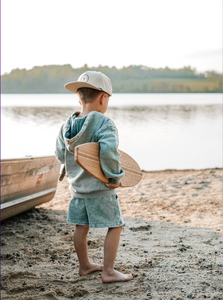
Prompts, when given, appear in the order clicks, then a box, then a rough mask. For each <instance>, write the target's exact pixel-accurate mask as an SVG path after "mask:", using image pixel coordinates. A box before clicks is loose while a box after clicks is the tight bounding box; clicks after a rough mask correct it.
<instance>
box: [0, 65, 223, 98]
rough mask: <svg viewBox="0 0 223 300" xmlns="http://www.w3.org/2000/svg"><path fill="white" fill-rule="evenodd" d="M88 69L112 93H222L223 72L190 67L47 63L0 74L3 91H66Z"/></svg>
mask: <svg viewBox="0 0 223 300" xmlns="http://www.w3.org/2000/svg"><path fill="white" fill-rule="evenodd" d="M87 70H94V71H100V72H102V73H104V74H106V75H107V76H108V77H109V78H110V79H111V82H112V86H113V92H114V93H196V92H197V93H208V92H209V93H210V92H212V93H214V92H217V93H219V92H222V90H223V88H222V74H219V73H217V72H214V71H208V72H204V73H198V72H197V71H196V69H193V68H191V67H190V66H187V67H183V68H180V69H170V68H168V67H166V68H159V69H155V68H149V67H146V66H142V65H138V66H135V65H131V66H128V67H123V68H121V69H118V68H116V67H111V68H110V67H108V66H101V65H99V66H98V67H88V66H87V65H86V64H85V65H84V66H83V67H81V68H72V66H71V65H69V64H68V65H48V66H41V67H37V66H36V67H33V68H32V69H31V70H26V69H14V70H12V71H11V72H10V73H9V74H4V75H2V76H1V92H2V93H69V92H68V91H67V90H66V89H65V88H64V84H65V83H67V82H70V81H76V80H77V79H78V77H79V76H80V75H81V74H82V73H84V72H85V71H87Z"/></svg>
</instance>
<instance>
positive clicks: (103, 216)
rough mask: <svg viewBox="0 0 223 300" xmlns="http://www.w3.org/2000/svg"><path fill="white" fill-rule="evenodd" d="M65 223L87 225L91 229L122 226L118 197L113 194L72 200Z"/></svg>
mask: <svg viewBox="0 0 223 300" xmlns="http://www.w3.org/2000/svg"><path fill="white" fill-rule="evenodd" d="M67 222H69V223H74V224H77V225H89V226H90V227H91V228H103V227H119V226H122V225H124V220H123V217H122V213H121V209H120V205H119V201H118V196H117V195H115V194H114V195H111V196H107V197H104V198H93V199H80V198H72V199H71V201H70V204H69V209H68V213H67Z"/></svg>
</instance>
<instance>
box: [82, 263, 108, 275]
mask: <svg viewBox="0 0 223 300" xmlns="http://www.w3.org/2000/svg"><path fill="white" fill-rule="evenodd" d="M102 270H103V266H100V265H97V264H89V265H88V266H87V267H85V268H80V269H79V275H80V276H84V275H88V274H91V273H93V272H98V271H102Z"/></svg>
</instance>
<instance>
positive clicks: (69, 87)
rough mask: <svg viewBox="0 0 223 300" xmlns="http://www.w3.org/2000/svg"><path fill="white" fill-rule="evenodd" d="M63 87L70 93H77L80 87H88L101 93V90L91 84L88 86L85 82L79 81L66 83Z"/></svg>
mask: <svg viewBox="0 0 223 300" xmlns="http://www.w3.org/2000/svg"><path fill="white" fill-rule="evenodd" d="M64 87H65V89H67V90H68V91H70V92H72V93H77V90H78V89H79V88H82V87H88V88H92V89H94V90H98V91H103V90H102V89H100V88H98V87H96V86H94V85H92V84H89V83H87V82H81V81H73V82H68V83H66V84H65V86H64Z"/></svg>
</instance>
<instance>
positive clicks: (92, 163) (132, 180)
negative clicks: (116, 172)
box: [74, 143, 142, 187]
mask: <svg viewBox="0 0 223 300" xmlns="http://www.w3.org/2000/svg"><path fill="white" fill-rule="evenodd" d="M118 151H119V153H120V154H121V156H120V158H119V161H120V162H121V165H122V169H123V170H124V171H125V175H124V176H123V177H122V179H121V183H122V187H130V186H134V185H136V184H137V183H139V182H140V180H141V178H142V171H141V169H140V167H139V165H138V164H137V162H136V161H135V160H134V159H133V158H132V157H131V156H129V155H128V154H127V153H125V152H123V151H121V150H118ZM99 152H100V144H99V143H86V144H82V145H79V146H77V147H75V155H74V159H75V161H76V163H77V164H78V165H79V166H80V167H81V168H82V169H84V170H85V171H86V172H87V173H88V174H90V175H91V176H93V177H95V178H97V179H98V180H100V181H103V182H105V183H109V180H108V178H107V177H105V175H104V173H103V171H102V169H101V166H100V161H99Z"/></svg>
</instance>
